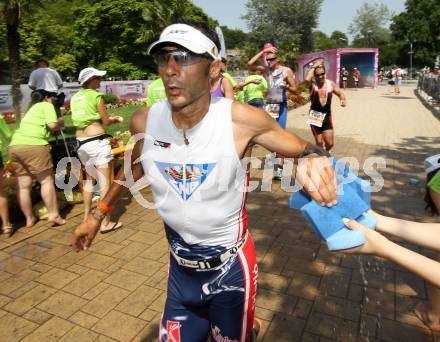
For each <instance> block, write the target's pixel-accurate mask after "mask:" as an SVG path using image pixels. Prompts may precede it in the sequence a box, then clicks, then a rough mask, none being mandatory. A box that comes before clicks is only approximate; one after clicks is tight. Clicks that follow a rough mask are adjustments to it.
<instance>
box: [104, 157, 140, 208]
mask: <svg viewBox="0 0 440 342" xmlns="http://www.w3.org/2000/svg"><path fill="white" fill-rule="evenodd" d="M130 167H131V172H132V175H133V181H134V182H136V181H138V180H139V179H141V178H142V176H143V175H144V172H143V168H142V165H141V164H140V163H138V164H136V165H133V164H131V166H130ZM116 181H120V182H121V183H124V184H125V182H126V176H125V170H124V167H121V169H120V170H119V172H118V174H117V175H116V178H115V182H113V183H112V184H111V185H110V189H109V190H108V192H107V194H106V195H105V197H104V198H103V199H102V202H104V203H105V204H107V205H109V206H113V205H114V204H115V203H116V202H117V201H118V200H119V199H120V198H121V197H122V196H123V195H125V194H126V193H127V192H128V191H129V188H128V187H127V186H124V185H122V184H118V182H116Z"/></svg>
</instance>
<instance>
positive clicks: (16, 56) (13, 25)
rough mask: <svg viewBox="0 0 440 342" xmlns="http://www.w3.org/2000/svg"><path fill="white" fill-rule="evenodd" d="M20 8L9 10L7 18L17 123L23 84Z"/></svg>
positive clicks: (15, 7)
mask: <svg viewBox="0 0 440 342" xmlns="http://www.w3.org/2000/svg"><path fill="white" fill-rule="evenodd" d="M19 15H20V8H19V5H18V3H17V2H16V3H15V6H13V7H12V8H9V9H8V11H7V13H6V16H7V19H6V22H7V23H6V28H7V41H8V51H9V52H8V53H9V67H10V71H11V81H12V91H11V94H12V101H13V106H14V111H15V118H16V120H17V121H19V120H20V119H21V110H20V101H21V98H22V94H21V90H20V84H21V77H20V76H21V75H20V74H21V70H20V34H19V32H18V25H19Z"/></svg>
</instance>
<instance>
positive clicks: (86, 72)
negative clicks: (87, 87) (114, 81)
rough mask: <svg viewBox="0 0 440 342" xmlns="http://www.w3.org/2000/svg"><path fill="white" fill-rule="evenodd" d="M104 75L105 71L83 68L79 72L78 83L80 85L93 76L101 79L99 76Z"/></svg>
mask: <svg viewBox="0 0 440 342" xmlns="http://www.w3.org/2000/svg"><path fill="white" fill-rule="evenodd" d="M106 73H107V71H105V70H98V69H95V68H91V67H89V68H85V69H82V70H81V71H80V72H79V76H78V81H79V83H80V84H84V83H86V82H87V81H88V80H89V79H91V78H92V77H94V76H99V77H101V76H104V75H105V74H106Z"/></svg>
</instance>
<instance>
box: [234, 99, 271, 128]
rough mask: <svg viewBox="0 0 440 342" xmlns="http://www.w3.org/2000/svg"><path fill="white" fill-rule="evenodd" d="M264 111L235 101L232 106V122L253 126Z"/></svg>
mask: <svg viewBox="0 0 440 342" xmlns="http://www.w3.org/2000/svg"><path fill="white" fill-rule="evenodd" d="M261 115H264V111H263V110H261V109H259V108H257V107H254V106H250V105H248V104H245V103H241V102H239V101H233V102H232V106H231V117H232V122H234V123H236V124H243V125H248V126H249V125H252V124H253V123H254V122H255V121H256V120H258V118H259V117H260V116H261Z"/></svg>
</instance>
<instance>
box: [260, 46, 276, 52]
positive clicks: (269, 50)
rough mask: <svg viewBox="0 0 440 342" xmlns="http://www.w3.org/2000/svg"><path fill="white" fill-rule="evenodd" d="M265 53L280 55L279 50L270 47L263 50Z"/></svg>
mask: <svg viewBox="0 0 440 342" xmlns="http://www.w3.org/2000/svg"><path fill="white" fill-rule="evenodd" d="M263 52H264V53H278V49H277V48H276V47H275V46H271V47H268V48H266V49H264V50H263Z"/></svg>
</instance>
